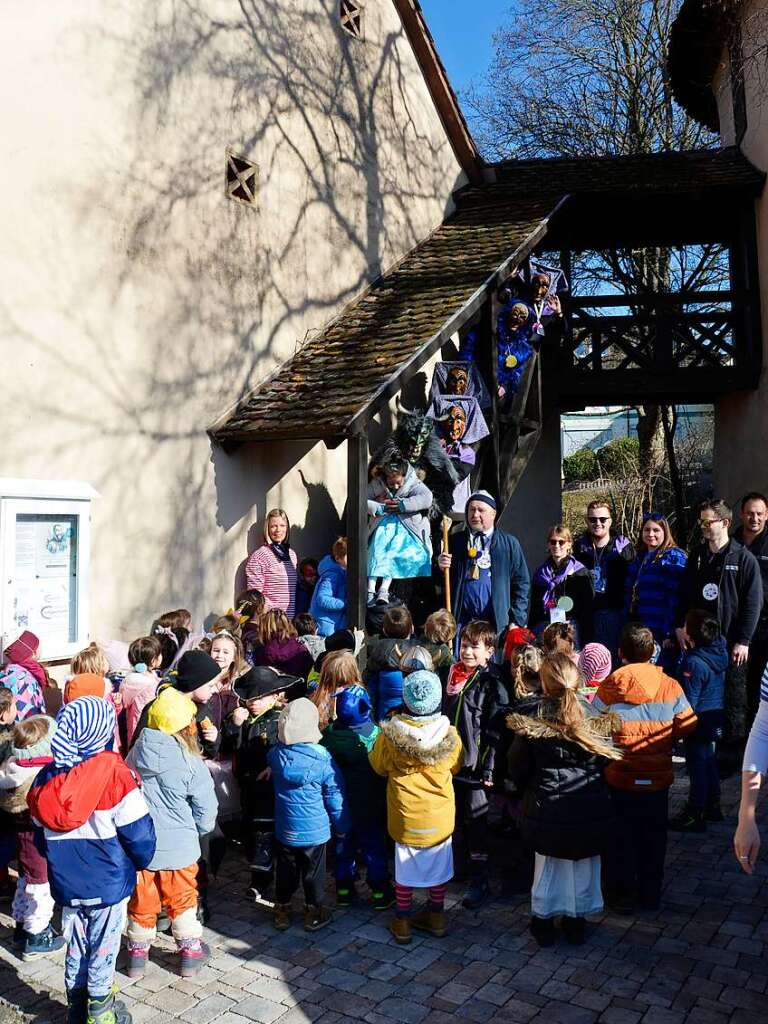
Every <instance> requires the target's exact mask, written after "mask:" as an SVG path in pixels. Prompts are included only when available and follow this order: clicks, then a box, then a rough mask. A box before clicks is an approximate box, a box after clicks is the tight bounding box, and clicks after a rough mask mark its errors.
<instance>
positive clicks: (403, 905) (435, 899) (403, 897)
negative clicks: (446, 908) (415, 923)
mask: <svg viewBox="0 0 768 1024" xmlns="http://www.w3.org/2000/svg"><path fill="white" fill-rule="evenodd" d="M447 888H448V883H447V882H443V884H442V885H433V886H430V888H429V890H428V891H429V909H430V910H436V911H441V910H442V909H443V905H444V904H445V892H446V890H447ZM395 900H396V904H395V913H396V914H397V916H398V917H407V916H408V914H410V912H411V907H412V905H413V886H412V885H401V884H400V883H399V882H395Z"/></svg>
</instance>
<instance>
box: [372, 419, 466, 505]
mask: <svg viewBox="0 0 768 1024" xmlns="http://www.w3.org/2000/svg"><path fill="white" fill-rule="evenodd" d="M397 457H400V458H402V459H405V461H406V462H408V463H410V464H411V465H412V466H413V467H414V469H415V470H416V472H417V473H418V476H419V478H420V479H421V480H423V481H424V484H425V485H426V487H427V488H428V489H429V490H430V491H431V492H432V499H433V500H432V507H431V508H430V510H429V516H430V518H431V519H439V517H440V516H441V515H446V514H447V513H448V512H450V511H451V509H452V508H453V491H454V488H455V487H456V484H457V483H459V480H460V477H459V475H458V473H457V471H456V468H455V466H454V464H453V462H452V461H451V459H450V457H449V456H448V455H447V454H446V452H445V449H444V448H443V446H442V445H441V444H440V439H439V438H438V436H437V434H436V432H435V423H434V420H432V419H430V417H429V416H427V415H426V414H425V413H420V412H410V411H409V410H408V409H401V410H400V411H399V413H398V418H397V428H396V429H395V432H394V433H393V434H392V435H391V436H390V437H388V438H387V440H386V441H385V442H384V444H383V445H382V446H381V447H380V448H379V449H378V450H377V451H376V452H374V454H373V459H372V465H373V466H374V467H375V466H382V465H384V464H385V463H388V462H390V461H391V460H392V459H393V458H397Z"/></svg>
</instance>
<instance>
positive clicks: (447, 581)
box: [443, 516, 451, 612]
mask: <svg viewBox="0 0 768 1024" xmlns="http://www.w3.org/2000/svg"><path fill="white" fill-rule="evenodd" d="M450 526H451V520H450V519H449V518H448V516H443V554H444V555H447V554H448V553H449V552H448V530H449V529H450ZM443 587H444V589H445V610H446V611H447V612H449V611H450V610H451V570H450V569H443Z"/></svg>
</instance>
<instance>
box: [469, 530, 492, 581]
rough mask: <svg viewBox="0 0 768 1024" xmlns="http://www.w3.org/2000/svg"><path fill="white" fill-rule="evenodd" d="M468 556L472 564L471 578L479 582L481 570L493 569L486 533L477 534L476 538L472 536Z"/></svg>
mask: <svg viewBox="0 0 768 1024" xmlns="http://www.w3.org/2000/svg"><path fill="white" fill-rule="evenodd" d="M467 556H468V557H469V560H470V562H471V563H472V567H471V569H470V570H469V578H470V579H471V580H479V579H480V570H481V569H490V567H491V552H490V550H489V548H488V538H487V537H486V536H485V534H484V533H479V534H476V535H475V537H474V538H473V537H472V536H470V538H469V542H468V544H467Z"/></svg>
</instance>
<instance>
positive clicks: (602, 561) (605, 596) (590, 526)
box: [573, 500, 635, 665]
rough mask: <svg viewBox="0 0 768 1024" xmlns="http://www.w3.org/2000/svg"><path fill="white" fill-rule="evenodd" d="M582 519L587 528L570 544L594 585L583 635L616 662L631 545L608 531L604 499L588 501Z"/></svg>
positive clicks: (608, 514) (609, 521)
mask: <svg viewBox="0 0 768 1024" xmlns="http://www.w3.org/2000/svg"><path fill="white" fill-rule="evenodd" d="M586 519H587V531H586V533H582V534H581V535H580V536H579V537H577V538H576V540H575V542H574V545H573V553H574V555H575V557H576V558H577V559H578V560H579V561H580V562H581V564H582V565H584V566H586V568H587V569H588V570H589V573H590V575H591V577H592V584H593V586H594V589H595V597H594V601H593V603H592V635H591V636H588V637H585V639H587V640H592V641H594V642H595V643H600V644H603V645H604V646H605V647H607V648H608V650H609V651H610V652H611V657H612V659H613V663H614V665H616V664H618V654H619V637H620V636H621V628H622V626H623V624H624V587H625V582H626V578H627V569H628V568H629V564H630V562H631V561H632V560H633V559H634V557H635V549H634V547H633V545H632V543H631V542H630V541H629V539H628V538H627V537H622V536H621V535H613V534H612V532H611V526H612V524H613V517H612V515H611V510H610V508H609V507H608V505H607V504H606V502H605V501H602V500H596V501H590V503H589V505H587V515H586Z"/></svg>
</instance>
